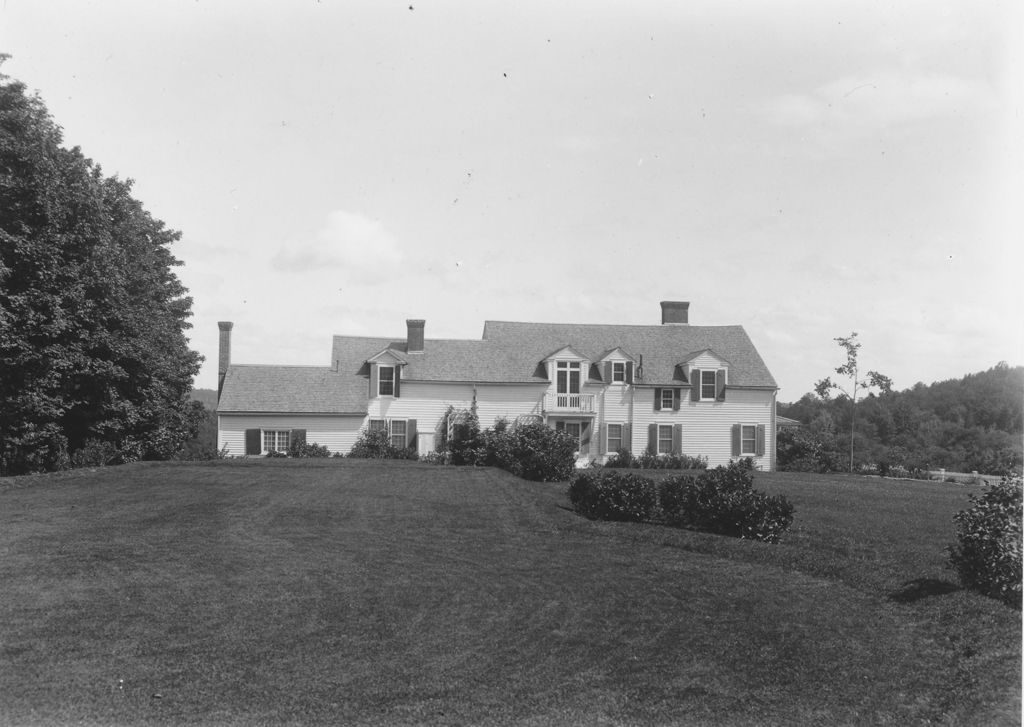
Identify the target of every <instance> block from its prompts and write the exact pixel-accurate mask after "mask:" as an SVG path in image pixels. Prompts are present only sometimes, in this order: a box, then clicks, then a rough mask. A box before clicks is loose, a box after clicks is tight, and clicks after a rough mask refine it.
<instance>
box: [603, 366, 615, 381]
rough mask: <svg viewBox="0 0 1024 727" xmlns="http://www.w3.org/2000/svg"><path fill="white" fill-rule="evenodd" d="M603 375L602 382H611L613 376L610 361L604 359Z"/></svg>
mask: <svg viewBox="0 0 1024 727" xmlns="http://www.w3.org/2000/svg"><path fill="white" fill-rule="evenodd" d="M603 376H604V383H606V384H610V383H612V378H613V377H612V362H611V361H605V362H604V374H603Z"/></svg>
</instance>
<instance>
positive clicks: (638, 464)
mask: <svg viewBox="0 0 1024 727" xmlns="http://www.w3.org/2000/svg"><path fill="white" fill-rule="evenodd" d="M604 466H605V467H610V468H612V469H617V468H631V469H641V470H703V469H707V467H708V458H707V457H703V456H701V455H697V456H690V455H688V454H651V453H650V452H644V453H643V454H640V455H636V456H634V455H633V454H631V453H630V452H629V451H628V450H625V449H620V450H619V451H618V452H616V453H615V454H613V455H612V456H611V457H610V458H609V459H608V461H607V462H605V464H604Z"/></svg>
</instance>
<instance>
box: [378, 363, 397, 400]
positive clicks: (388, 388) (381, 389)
mask: <svg viewBox="0 0 1024 727" xmlns="http://www.w3.org/2000/svg"><path fill="white" fill-rule="evenodd" d="M379 369H380V372H379V374H380V375H379V379H378V384H377V394H378V395H379V396H394V395H395V367H394V366H380V367H379Z"/></svg>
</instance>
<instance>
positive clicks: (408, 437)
mask: <svg viewBox="0 0 1024 727" xmlns="http://www.w3.org/2000/svg"><path fill="white" fill-rule="evenodd" d="M416 436H417V434H416V420H415V419H409V420H408V421H406V423H405V442H406V444H407V446H408V447H409V448H410V449H417V448H418V447H417V444H416Z"/></svg>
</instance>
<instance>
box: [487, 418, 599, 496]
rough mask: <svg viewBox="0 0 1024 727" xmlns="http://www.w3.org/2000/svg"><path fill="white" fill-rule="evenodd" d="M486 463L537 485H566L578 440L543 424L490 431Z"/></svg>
mask: <svg viewBox="0 0 1024 727" xmlns="http://www.w3.org/2000/svg"><path fill="white" fill-rule="evenodd" d="M483 441H484V448H485V462H486V464H489V465H493V466H495V467H501V468H502V469H504V470H508V471H509V472H511V473H512V474H514V475H515V476H516V477H522V478H523V479H525V480H534V481H536V482H564V481H565V480H568V479H569V478H570V477H571V476H572V474H573V472H574V471H575V466H576V448H577V447H578V446H579V443H578V441H577V440H576V438H575V437H572V436H570V435H568V434H566V433H565V432H559V431H556V430H554V429H552V428H551V427H549V426H546V425H545V424H541V423H532V422H531V423H525V424H515V425H513V426H511V427H496V428H494V429H489V430H487V431H486V432H485V433H484V436H483Z"/></svg>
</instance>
